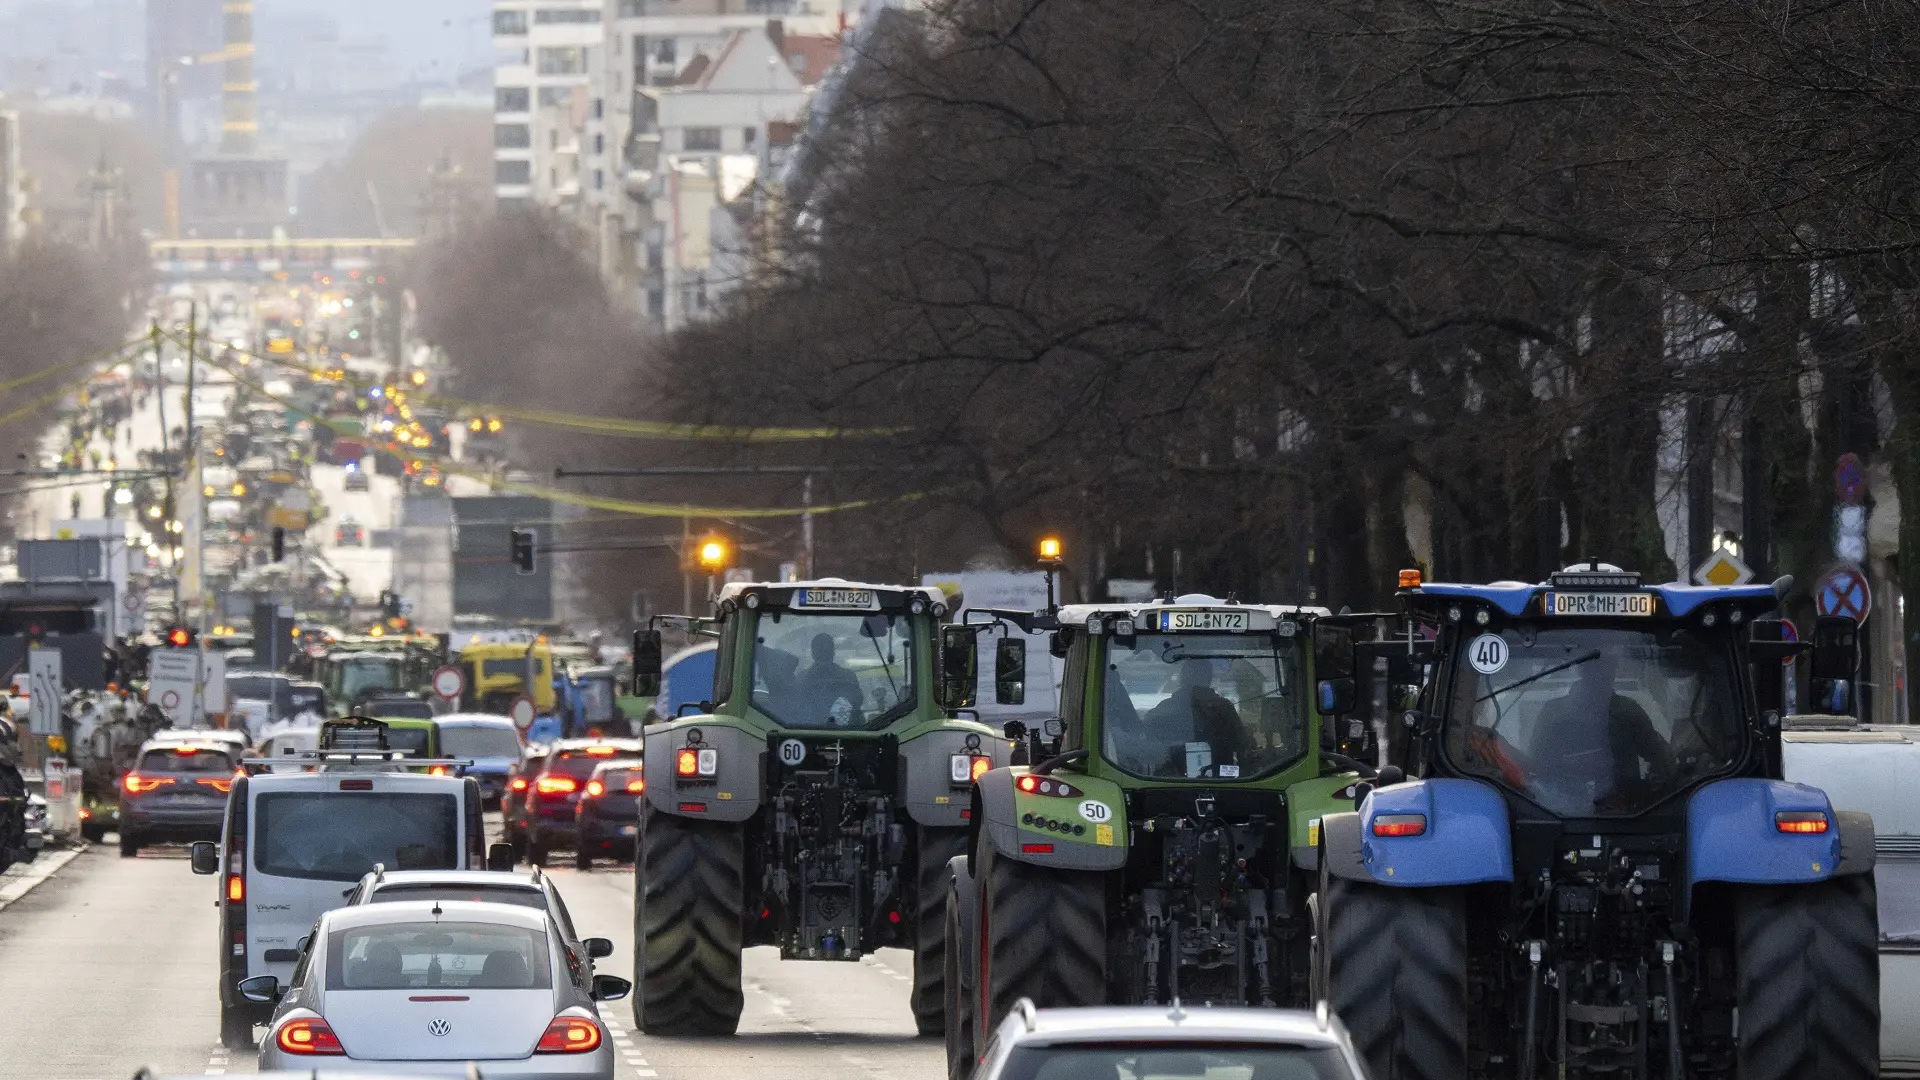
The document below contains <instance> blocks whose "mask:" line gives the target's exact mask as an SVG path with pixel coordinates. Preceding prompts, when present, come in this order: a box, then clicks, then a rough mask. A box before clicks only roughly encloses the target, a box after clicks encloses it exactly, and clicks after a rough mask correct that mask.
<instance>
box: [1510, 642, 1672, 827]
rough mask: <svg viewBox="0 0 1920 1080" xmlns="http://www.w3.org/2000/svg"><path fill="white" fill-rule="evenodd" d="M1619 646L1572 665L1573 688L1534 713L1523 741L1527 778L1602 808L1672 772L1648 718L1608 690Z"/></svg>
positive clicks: (1616, 669) (1669, 753)
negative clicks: (1584, 795)
mask: <svg viewBox="0 0 1920 1080" xmlns="http://www.w3.org/2000/svg"><path fill="white" fill-rule="evenodd" d="M1620 660H1621V653H1620V652H1619V651H1618V650H1610V649H1599V650H1595V652H1594V654H1593V658H1592V659H1590V660H1588V661H1586V662H1585V663H1582V664H1579V665H1578V666H1576V667H1575V668H1574V669H1573V670H1574V673H1575V676H1574V685H1573V688H1572V689H1571V690H1569V691H1568V692H1567V693H1566V694H1565V695H1563V696H1562V697H1559V698H1557V699H1554V700H1552V701H1549V702H1547V703H1546V704H1545V705H1544V706H1543V707H1542V708H1541V709H1540V712H1539V714H1538V715H1537V716H1536V717H1535V720H1534V723H1533V725H1532V726H1533V733H1532V736H1531V738H1529V739H1528V741H1527V756H1526V761H1525V763H1524V764H1523V771H1524V772H1525V773H1526V774H1527V775H1528V778H1529V780H1531V781H1532V782H1533V783H1532V784H1530V785H1529V786H1538V785H1540V784H1541V783H1543V782H1544V783H1546V784H1550V785H1552V786H1554V787H1558V788H1567V787H1571V788H1572V789H1574V790H1584V791H1586V792H1591V796H1590V797H1591V800H1592V803H1593V805H1594V806H1596V807H1598V808H1601V809H1607V808H1609V806H1610V805H1611V804H1613V803H1615V802H1617V801H1619V800H1620V799H1622V798H1629V799H1630V798H1631V797H1632V796H1631V794H1630V792H1631V789H1632V788H1634V787H1636V786H1639V785H1640V784H1641V783H1642V782H1643V776H1642V773H1641V763H1642V762H1645V763H1646V770H1647V771H1646V775H1645V777H1644V779H1645V780H1652V781H1660V780H1663V779H1665V778H1669V777H1672V776H1673V775H1674V774H1675V773H1676V772H1677V771H1678V770H1679V762H1678V761H1677V760H1676V759H1675V757H1674V753H1673V748H1672V747H1670V746H1669V745H1667V740H1666V739H1665V738H1663V737H1662V736H1661V734H1660V732H1659V730H1658V729H1656V728H1655V727H1654V726H1653V719H1652V718H1651V717H1649V716H1648V715H1647V711H1646V710H1645V709H1644V708H1641V707H1640V704H1639V703H1638V702H1636V701H1634V700H1633V699H1632V698H1629V697H1627V696H1626V695H1624V694H1621V693H1619V692H1618V691H1617V690H1616V689H1615V679H1616V678H1617V676H1618V675H1619V672H1620Z"/></svg>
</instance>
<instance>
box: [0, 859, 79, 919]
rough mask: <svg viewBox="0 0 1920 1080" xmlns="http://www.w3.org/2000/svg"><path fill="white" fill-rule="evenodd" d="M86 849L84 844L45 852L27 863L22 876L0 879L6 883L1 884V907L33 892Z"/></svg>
mask: <svg viewBox="0 0 1920 1080" xmlns="http://www.w3.org/2000/svg"><path fill="white" fill-rule="evenodd" d="M85 850H87V849H86V846H85V845H84V844H83V845H81V846H80V847H77V848H68V849H66V850H65V851H58V852H53V853H51V854H43V855H41V856H40V857H39V858H37V859H35V860H33V862H31V863H29V864H27V867H28V868H27V871H26V872H25V873H23V874H21V875H20V876H18V877H14V878H10V879H0V880H5V884H4V885H0V909H4V908H5V907H6V906H7V905H8V904H11V903H13V902H14V901H15V900H18V899H20V898H21V897H23V896H25V895H27V894H28V893H30V892H32V891H33V889H34V886H36V885H38V884H40V883H41V882H43V881H45V880H47V879H48V878H50V877H52V876H53V875H54V874H56V873H58V872H59V871H60V868H61V867H63V866H65V865H67V864H68V863H70V862H72V861H73V860H75V859H77V858H79V857H80V853H81V852H83V851H85Z"/></svg>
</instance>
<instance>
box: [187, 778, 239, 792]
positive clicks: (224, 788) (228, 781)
mask: <svg viewBox="0 0 1920 1080" xmlns="http://www.w3.org/2000/svg"><path fill="white" fill-rule="evenodd" d="M194 783H196V784H205V785H206V786H208V787H210V788H212V789H213V790H215V791H217V792H219V793H220V794H222V795H225V794H226V793H227V792H229V791H232V790H233V777H231V776H229V777H226V778H225V779H221V778H220V777H215V776H203V777H201V778H200V779H198V780H195V781H194Z"/></svg>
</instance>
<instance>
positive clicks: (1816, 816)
mask: <svg viewBox="0 0 1920 1080" xmlns="http://www.w3.org/2000/svg"><path fill="white" fill-rule="evenodd" d="M1773 827H1774V828H1776V829H1778V830H1780V831H1781V832H1783V833H1823V832H1826V831H1827V815H1826V814H1825V813H1823V812H1821V811H1819V810H1806V811H1801V810H1782V811H1780V812H1779V813H1777V814H1775V815H1773Z"/></svg>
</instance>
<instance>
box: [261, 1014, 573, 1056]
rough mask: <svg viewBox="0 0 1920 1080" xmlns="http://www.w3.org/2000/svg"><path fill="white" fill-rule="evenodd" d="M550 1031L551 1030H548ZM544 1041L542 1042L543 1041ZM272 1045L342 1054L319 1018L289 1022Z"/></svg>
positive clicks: (292, 1051)
mask: <svg viewBox="0 0 1920 1080" xmlns="http://www.w3.org/2000/svg"><path fill="white" fill-rule="evenodd" d="M549 1030H551V1029H549ZM543 1041H544V1040H543ZM273 1042H274V1045H275V1046H278V1047H279V1048H280V1049H281V1050H283V1051H285V1052H287V1053H289V1054H344V1053H346V1052H347V1051H346V1049H345V1048H344V1047H342V1046H341V1045H340V1038H339V1036H337V1035H335V1034H334V1033H333V1029H332V1028H330V1027H328V1026H327V1022H326V1021H325V1020H322V1019H320V1018H319V1017H317V1016H315V1017H310V1018H303V1019H299V1020H289V1021H287V1022H286V1023H285V1024H283V1025H281V1027H280V1034H278V1035H276V1036H274V1039H273Z"/></svg>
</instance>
